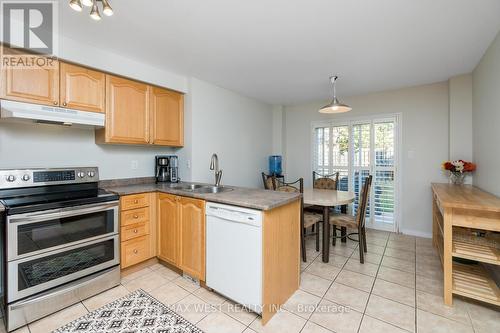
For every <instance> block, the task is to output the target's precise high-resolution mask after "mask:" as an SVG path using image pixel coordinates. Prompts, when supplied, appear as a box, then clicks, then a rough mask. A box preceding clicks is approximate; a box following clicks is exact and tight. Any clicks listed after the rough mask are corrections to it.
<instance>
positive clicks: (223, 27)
mask: <svg viewBox="0 0 500 333" xmlns="http://www.w3.org/2000/svg"><path fill="white" fill-rule="evenodd" d="M67 2H69V1H67V0H61V1H60V3H61V11H62V15H61V17H60V22H61V26H60V31H62V33H63V34H64V35H66V36H67V37H70V38H72V39H75V40H77V41H81V42H83V43H87V44H90V45H93V46H97V47H100V48H103V49H107V50H110V51H113V52H116V53H119V54H122V55H124V56H127V57H129V58H132V59H136V60H140V61H143V62H145V63H148V64H150V65H153V66H156V67H158V68H161V69H165V70H168V71H172V72H175V73H179V74H183V75H186V76H193V77H197V78H200V79H203V80H206V81H209V82H211V83H214V84H216V85H219V86H221V87H225V88H228V89H231V90H234V91H237V92H239V93H241V94H243V95H246V96H250V97H254V98H256V99H259V100H262V101H265V102H268V103H272V104H285V105H290V104H296V103H301V102H306V101H312V100H318V99H328V98H329V94H330V86H329V80H328V77H329V76H330V74H333V73H335V74H339V75H340V76H341V80H340V81H339V82H338V92H339V94H340V95H357V94H364V93H368V92H374V91H381V90H386V89H393V88H399V87H404V86H412V85H419V84H425V83H431V82H437V81H442V80H446V79H448V78H449V77H451V76H454V75H457V74H462V73H467V72H470V71H472V70H473V69H474V67H475V66H476V65H477V63H478V61H479V60H480V58H481V56H482V55H483V54H484V52H485V50H486V48H487V47H488V46H489V44H490V43H491V42H492V40H493V39H494V37H495V35H496V34H497V32H498V31H499V29H500V1H498V0H246V1H242V0H239V1H238V0H210V1H207V0H110V2H111V4H112V6H113V8H114V10H115V15H114V16H112V17H104V19H103V20H101V21H100V22H94V21H92V20H91V19H90V18H89V17H88V11H87V12H86V13H85V14H83V13H77V12H75V11H73V10H71V9H70V8H69V6H68V5H67Z"/></svg>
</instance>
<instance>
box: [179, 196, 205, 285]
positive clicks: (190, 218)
mask: <svg viewBox="0 0 500 333" xmlns="http://www.w3.org/2000/svg"><path fill="white" fill-rule="evenodd" d="M179 215H180V216H179V221H180V246H179V247H180V255H179V268H180V269H182V270H183V271H184V272H186V273H187V274H189V275H191V276H194V277H196V278H198V279H200V280H203V281H204V280H205V201H203V200H198V199H192V198H186V197H181V199H180V201H179Z"/></svg>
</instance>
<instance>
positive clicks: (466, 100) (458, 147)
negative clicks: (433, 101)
mask: <svg viewBox="0 0 500 333" xmlns="http://www.w3.org/2000/svg"><path fill="white" fill-rule="evenodd" d="M449 88H450V159H451V160H458V159H463V160H466V161H471V160H472V74H464V75H460V76H455V77H452V78H450V80H449Z"/></svg>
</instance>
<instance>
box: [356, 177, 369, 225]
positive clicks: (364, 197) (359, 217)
mask: <svg viewBox="0 0 500 333" xmlns="http://www.w3.org/2000/svg"><path fill="white" fill-rule="evenodd" d="M371 185H372V175H370V176H368V177H367V178H366V179H365V183H364V184H363V187H362V188H361V193H360V195H359V206H358V211H357V213H356V222H357V223H358V225H360V226H361V227H364V226H365V220H366V210H367V208H368V198H369V197H370V188H371Z"/></svg>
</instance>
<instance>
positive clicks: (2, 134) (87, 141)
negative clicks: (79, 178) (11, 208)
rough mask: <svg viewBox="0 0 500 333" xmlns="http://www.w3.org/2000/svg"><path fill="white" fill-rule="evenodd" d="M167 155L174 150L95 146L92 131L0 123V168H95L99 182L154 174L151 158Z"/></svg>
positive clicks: (152, 159) (41, 125)
mask: <svg viewBox="0 0 500 333" xmlns="http://www.w3.org/2000/svg"><path fill="white" fill-rule="evenodd" d="M169 153H176V150H174V149H171V148H154V147H147V146H146V147H145V146H137V147H135V146H128V145H122V146H120V145H96V144H95V142H94V131H93V130H85V129H77V128H67V127H62V126H55V125H43V124H37V125H35V124H13V123H2V122H0V168H6V169H10V168H21V167H24V168H29V167H65V166H68V167H69V166H98V167H99V171H100V178H101V179H113V178H132V177H147V176H153V175H154V156H155V155H158V154H169ZM132 161H137V169H133V168H132Z"/></svg>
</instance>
